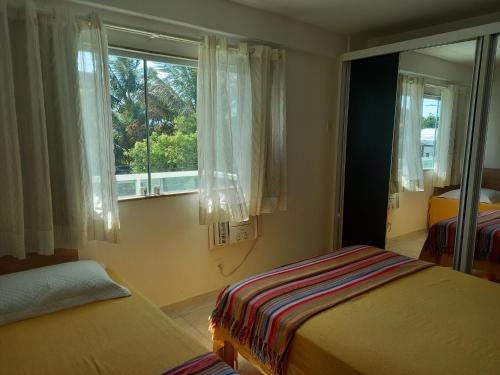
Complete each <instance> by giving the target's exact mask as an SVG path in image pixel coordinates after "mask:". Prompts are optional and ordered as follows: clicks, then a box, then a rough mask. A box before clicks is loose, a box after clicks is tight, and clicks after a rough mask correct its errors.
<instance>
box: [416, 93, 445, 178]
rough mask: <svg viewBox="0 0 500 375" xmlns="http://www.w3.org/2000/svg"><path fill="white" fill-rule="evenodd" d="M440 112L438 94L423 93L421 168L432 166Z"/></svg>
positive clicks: (431, 167)
mask: <svg viewBox="0 0 500 375" xmlns="http://www.w3.org/2000/svg"><path fill="white" fill-rule="evenodd" d="M440 113H441V97H440V96H439V95H429V94H426V95H424V100H423V109H422V116H423V118H422V129H421V131H420V147H421V156H422V167H423V169H433V168H434V155H435V152H436V130H437V129H438V128H439V119H440Z"/></svg>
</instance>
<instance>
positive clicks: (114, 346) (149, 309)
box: [0, 283, 207, 375]
mask: <svg viewBox="0 0 500 375" xmlns="http://www.w3.org/2000/svg"><path fill="white" fill-rule="evenodd" d="M122 284H123V283H122ZM131 292H132V296H131V297H125V298H120V299H116V300H109V301H104V302H96V303H92V304H88V305H85V306H81V307H77V308H73V309H69V310H65V311H60V312H57V313H53V314H49V315H45V316H41V317H38V318H34V319H28V320H25V321H20V322H17V323H13V324H10V325H6V326H2V327H0V374H2V375H3V374H5V375H16V374H36V375H49V374H50V375H58V374H61V375H68V374H71V375H79V374H81V375H89V374H100V375H108V374H114V375H116V374H119V375H122V374H123V375H126V374H130V375H132V374H133V375H141V374H144V375H146V374H147V375H159V374H161V373H163V372H165V371H166V370H168V369H171V368H173V367H175V366H178V365H179V364H181V363H183V362H185V361H187V360H189V359H191V358H193V357H195V356H197V355H200V354H202V353H204V352H206V351H207V350H206V349H204V348H203V347H202V346H201V345H200V344H198V343H197V342H195V341H194V340H193V339H191V338H190V337H187V336H186V334H185V333H184V332H182V331H181V330H180V329H179V328H178V327H177V326H176V324H175V323H174V322H173V321H172V320H171V319H169V318H168V317H167V316H166V315H164V314H163V313H162V312H161V311H160V310H159V309H158V308H157V307H155V306H153V305H152V304H151V303H150V302H149V301H147V300H146V299H145V298H144V297H142V296H141V295H140V294H139V293H138V292H137V291H135V290H131Z"/></svg>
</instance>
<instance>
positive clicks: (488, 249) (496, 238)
mask: <svg viewBox="0 0 500 375" xmlns="http://www.w3.org/2000/svg"><path fill="white" fill-rule="evenodd" d="M490 93H491V96H490V98H489V100H490V107H489V113H488V120H487V132H486V144H485V150H484V152H485V153H484V164H483V173H482V182H481V194H480V198H479V203H478V204H479V209H478V212H479V213H478V225H477V231H476V248H475V251H474V264H473V267H472V273H473V274H474V275H477V276H480V277H484V278H488V279H490V280H493V281H497V282H498V281H500V264H499V263H500V106H499V105H498V103H500V43H498V42H497V46H496V56H495V61H494V70H493V79H492V81H491V91H490Z"/></svg>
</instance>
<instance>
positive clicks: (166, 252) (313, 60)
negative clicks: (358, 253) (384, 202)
mask: <svg viewBox="0 0 500 375" xmlns="http://www.w3.org/2000/svg"><path fill="white" fill-rule="evenodd" d="M107 3H110V4H118V3H120V5H122V4H123V7H129V8H128V9H134V16H133V17H131V16H130V15H126V16H123V17H127V21H128V22H129V23H130V24H132V23H133V24H136V25H137V24H140V23H141V22H143V23H144V21H143V20H142V21H141V19H139V18H138V17H137V14H136V11H137V12H138V11H139V9H138V8H141V11H143V12H145V13H151V14H156V15H157V16H161V15H162V14H169V13H170V12H172V16H173V17H177V16H178V19H181V18H183V19H187V20H188V21H189V20H191V21H193V20H194V21H196V22H198V23H199V24H198V25H197V26H203V27H207V26H211V27H214V28H216V27H218V29H217V31H219V32H230V33H231V34H240V35H243V34H245V33H246V34H249V36H250V37H254V38H256V37H257V38H259V39H265V37H266V35H267V33H268V34H269V39H271V41H275V42H276V41H279V40H282V39H283V38H285V36H286V34H287V33H288V32H289V37H294V36H296V35H298V34H301V36H300V40H302V42H300V43H295V42H294V41H293V40H290V41H289V42H287V43H288V44H291V45H292V46H291V48H290V49H289V50H288V51H287V132H288V135H287V136H288V140H287V146H288V203H289V204H288V211H287V212H280V213H277V214H272V215H265V216H263V218H262V224H263V225H262V237H261V238H260V239H259V241H258V243H257V245H256V247H255V249H254V252H253V253H252V255H251V256H250V257H249V259H248V260H247V262H246V263H245V264H244V265H243V266H242V267H241V268H240V270H239V271H238V272H237V273H236V274H235V275H234V276H233V277H231V278H224V277H222V276H221V275H220V274H219V273H218V270H217V264H218V263H219V262H222V263H223V264H224V267H225V269H226V270H228V269H231V268H232V267H233V266H234V265H236V264H237V263H238V262H239V261H240V260H241V259H242V257H243V256H244V254H245V252H246V251H247V249H248V247H249V245H250V244H249V243H243V244H241V245H237V246H231V247H227V248H221V249H217V250H209V249H208V230H207V227H206V226H201V225H199V224H198V204H197V203H198V202H197V199H198V196H197V194H191V195H180V196H171V197H161V198H152V199H146V200H137V201H130V202H121V203H120V204H119V206H120V220H121V243H120V244H118V245H112V244H104V243H93V244H91V246H89V247H88V248H85V249H81V250H80V256H81V257H82V258H92V259H97V260H99V261H101V262H103V263H105V264H106V265H107V266H108V267H110V268H112V269H113V270H115V271H116V272H117V273H118V274H119V275H121V276H122V277H123V278H124V279H125V280H127V281H128V282H129V283H130V284H131V285H133V286H135V287H136V288H138V289H139V290H140V291H141V292H142V293H144V294H145V295H146V296H147V297H149V298H150V299H151V300H152V301H153V302H154V303H156V304H158V305H166V304H169V303H173V302H176V301H179V300H183V299H186V298H189V297H191V296H194V295H198V294H201V293H205V292H209V291H212V290H215V289H218V288H221V287H223V286H224V285H226V284H228V283H230V282H233V281H236V280H238V279H241V278H242V277H245V276H248V275H251V274H255V273H258V272H263V271H266V270H269V269H271V268H273V267H275V266H279V265H282V264H286V263H289V262H292V261H294V260H299V259H302V258H306V257H310V256H314V255H317V254H319V253H321V252H324V251H326V250H329V249H330V248H331V241H332V228H333V223H332V220H333V219H332V218H333V214H332V209H331V203H332V197H333V193H334V192H333V189H332V179H333V163H332V157H333V151H332V149H333V147H334V146H333V145H335V144H336V142H335V141H334V133H335V132H334V130H333V129H329V127H328V123H331V120H332V119H333V118H334V111H333V107H334V105H335V103H336V96H335V93H336V79H337V69H338V68H337V67H338V65H337V60H335V59H331V58H329V57H328V55H331V54H332V53H334V51H336V50H342V49H343V48H344V45H343V44H342V43H343V42H345V41H343V40H342V39H340V38H337V37H336V36H335V35H333V36H332V35H329V34H328V35H327V34H326V33H325V32H324V31H322V30H318V29H314V28H307V27H305V26H304V25H302V24H296V23H293V22H292V21H289V20H283V19H281V18H279V17H275V16H270V15H267V14H264V15H262V14H260V13H256V11H254V10H251V11H250V10H249V8H245V7H239V8H234V7H233V6H231V7H230V12H229V13H228V14H227V16H230V17H233V18H234V17H236V19H227V17H224V14H212V13H213V12H212V11H209V9H207V5H206V4H216V5H217V4H218V6H220V5H221V2H220V1H207V2H206V3H202V2H201V1H189V2H187V1H185V2H180V1H169V2H154V1H146V2H145V1H141V2H135V1H120V2H118V1H108V2H107ZM173 3H177V4H179V6H180V5H181V3H182V9H181V10H182V12H180V11H179V13H178V14H177V13H176V11H178V9H174V8H170V7H169V5H170V4H173ZM161 4H165V7H162V6H161ZM188 4H190V6H191V8H190V11H189V9H188ZM204 4H205V5H204ZM149 5H150V6H149ZM217 9H219V10H221V9H222V8H220V7H219V8H217ZM167 11H168V12H167ZM181 13H182V14H181ZM102 14H104V15H106V17H111V18H114V20H115V21H116V19H115V17H116V15H115V14H114V13H113V12H111V13H107V12H102ZM211 16H213V17H214V18H213V19H212V18H211ZM148 17H149V16H148ZM273 17H274V18H273ZM123 19H125V18H123ZM216 21H217V22H218V21H220V25H219V24H218V23H217V22H216ZM158 22H159V20H158V19H157V18H155V19H148V20H147V22H146V23H147V25H148V26H149V29H151V28H152V27H153V26H155V25H157V26H156V27H158V25H160V24H161V22H160V24H157V23H158ZM208 24H210V25H208ZM273 25H276V26H278V27H281V29H278V30H276V29H274V28H273ZM167 26H168V27H167ZM185 26H186V25H185V24H183V27H185ZM172 27H173V26H172V25H171V24H165V28H168V29H169V30H172ZM174 29H175V28H174ZM179 30H180V29H179ZM189 30H191V29H189ZM321 35H323V36H324V37H325V39H324V40H318V39H317V37H318V36H321ZM307 41H309V42H311V43H310V44H308V43H307ZM301 43H304V44H308V45H307V48H302V47H301ZM304 47H305V46H304ZM319 47H322V48H319ZM304 50H305V51H304ZM311 52H314V53H311ZM325 52H328V53H325Z"/></svg>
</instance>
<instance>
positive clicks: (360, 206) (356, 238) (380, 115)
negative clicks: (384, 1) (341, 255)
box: [342, 53, 399, 248]
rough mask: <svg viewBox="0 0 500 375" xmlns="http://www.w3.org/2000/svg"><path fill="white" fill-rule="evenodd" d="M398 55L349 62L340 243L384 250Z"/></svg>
mask: <svg viewBox="0 0 500 375" xmlns="http://www.w3.org/2000/svg"><path fill="white" fill-rule="evenodd" d="M398 63H399V54H397V53H396V54H390V55H384V56H377V57H371V58H367V59H361V60H355V61H353V62H351V67H350V80H349V103H348V105H349V107H348V113H347V134H346V153H345V171H344V197H343V222H342V245H343V246H349V245H354V244H365V245H372V246H377V247H380V248H384V246H385V237H386V236H385V233H386V222H387V204H388V197H389V177H390V170H391V155H392V140H393V131H394V117H395V109H396V92H397V81H398Z"/></svg>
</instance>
